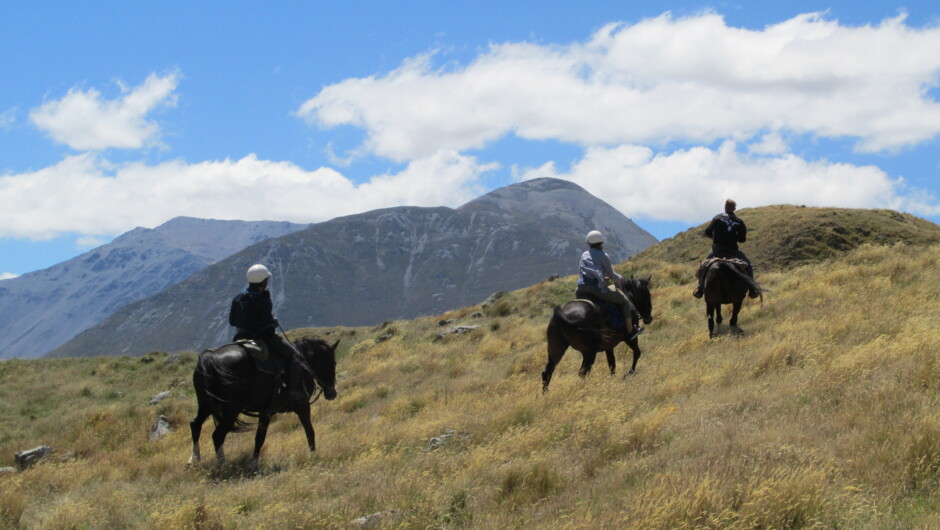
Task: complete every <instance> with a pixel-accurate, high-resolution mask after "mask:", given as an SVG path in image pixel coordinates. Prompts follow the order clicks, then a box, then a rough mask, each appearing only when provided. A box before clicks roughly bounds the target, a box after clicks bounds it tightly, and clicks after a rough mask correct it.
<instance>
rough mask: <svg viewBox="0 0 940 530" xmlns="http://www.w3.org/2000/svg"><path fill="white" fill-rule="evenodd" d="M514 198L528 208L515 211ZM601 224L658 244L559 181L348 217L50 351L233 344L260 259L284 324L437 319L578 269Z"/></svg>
mask: <svg viewBox="0 0 940 530" xmlns="http://www.w3.org/2000/svg"><path fill="white" fill-rule="evenodd" d="M513 197H515V199H513ZM520 199H525V200H520ZM507 201H508V202H507ZM511 203H514V204H521V205H522V206H520V207H519V208H513V207H511V206H510V207H509V209H507V208H506V207H505V205H507V204H511ZM517 210H518V211H517ZM558 210H561V211H564V212H566V215H560V214H559V213H557V211H558ZM553 211H556V212H555V213H553ZM586 219H587V221H586ZM595 228H596V229H600V230H602V231H604V232H605V233H606V234H607V237H608V248H609V249H610V250H608V252H609V253H610V254H611V256H612V258H614V259H616V260H618V261H622V260H623V259H626V258H627V257H628V256H630V255H632V254H634V253H636V252H638V251H639V250H641V249H642V248H645V247H647V246H649V245H651V244H654V243H655V242H656V239H655V238H654V237H653V236H651V235H650V234H649V233H647V232H646V231H644V230H643V229H642V228H640V227H639V226H637V225H636V224H635V223H633V222H632V221H630V220H629V219H628V218H626V217H625V216H624V215H623V214H622V213H620V212H618V211H616V210H615V209H614V208H613V207H611V206H610V205H609V204H607V203H605V202H603V201H601V200H600V199H598V198H596V197H594V196H593V195H590V194H589V193H588V192H587V191H585V190H584V189H583V188H581V187H580V186H577V185H575V184H572V183H567V182H563V181H558V180H556V179H535V180H530V181H525V182H522V183H518V184H514V185H511V186H507V187H506V188H501V189H499V190H495V191H493V192H490V193H488V194H485V195H483V196H481V197H478V198H477V199H474V200H472V201H470V202H468V203H467V204H465V205H463V206H461V207H458V208H456V209H453V208H447V207H414V206H406V207H396V208H384V209H380V210H374V211H371V212H365V213H361V214H355V215H349V216H344V217H339V218H336V219H333V220H330V221H325V222H322V223H318V224H316V225H313V226H311V227H309V228H307V229H304V230H300V231H297V232H294V233H291V234H288V235H285V236H282V237H280V238H272V239H270V240H267V241H264V242H261V243H259V244H257V245H254V246H252V247H249V248H247V249H245V250H243V251H241V252H239V253H236V254H235V255H233V256H230V257H229V258H226V259H225V260H222V261H220V262H218V263H216V264H214V265H212V266H210V267H207V268H206V269H204V270H202V271H199V272H198V273H196V274H194V275H193V276H192V277H191V278H189V279H188V280H186V282H182V283H181V284H178V285H176V286H173V287H171V288H169V289H167V290H165V291H162V292H161V293H158V294H157V295H154V296H153V297H150V298H148V299H145V300H141V301H138V302H135V303H134V304H130V305H128V306H127V307H126V308H124V310H122V311H121V312H120V314H116V315H112V317H110V318H109V319H107V320H105V321H103V322H101V323H100V324H99V325H98V326H95V327H94V328H91V329H90V330H87V331H86V332H84V333H83V334H81V335H79V336H77V337H75V338H74V339H73V340H72V341H69V343H66V344H65V345H63V346H62V347H60V348H58V349H56V350H55V351H53V352H52V353H51V355H53V356H74V355H81V354H83V352H93V351H98V350H106V351H108V350H113V351H115V352H116V353H118V354H121V353H131V354H142V353H147V352H148V351H151V350H174V349H200V348H204V347H208V346H211V345H214V344H219V343H222V342H224V341H227V340H229V339H230V338H231V337H230V335H231V330H230V329H229V328H228V323H227V314H228V304H229V302H230V300H231V297H232V296H234V295H235V293H237V292H238V291H240V290H241V289H243V288H244V271H245V270H247V268H248V267H249V266H251V265H252V264H254V263H264V264H265V265H266V266H268V268H269V269H271V271H272V274H273V278H272V281H271V287H270V290H271V294H272V299H273V301H274V305H275V312H276V316H277V317H278V319H279V320H280V321H281V323H282V324H283V325H284V326H285V327H300V326H312V325H316V326H329V325H340V324H342V325H369V324H374V323H377V322H381V321H385V320H396V319H402V318H413V317H416V316H419V315H422V314H433V313H436V312H441V311H444V310H446V309H450V308H453V307H460V306H462V305H468V304H473V303H476V302H479V301H480V300H482V299H484V298H486V297H487V296H489V295H490V294H492V293H493V292H495V291H504V290H511V289H517V288H520V287H523V286H526V285H531V284H533V283H536V282H538V281H541V280H543V279H545V278H546V277H548V276H549V275H550V274H558V273H564V272H565V271H566V270H571V269H572V268H573V267H574V266H575V264H576V262H577V257H578V256H579V255H580V252H581V247H583V237H584V234H585V233H586V232H587V231H588V230H590V229H595ZM285 284H286V285H285ZM207 329H208V331H207ZM167 330H172V331H170V332H167ZM89 354H90V353H89Z"/></svg>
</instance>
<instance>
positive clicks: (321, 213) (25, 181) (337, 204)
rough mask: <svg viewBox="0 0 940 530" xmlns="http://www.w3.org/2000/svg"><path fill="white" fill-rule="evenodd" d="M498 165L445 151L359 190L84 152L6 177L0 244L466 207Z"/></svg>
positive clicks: (324, 179) (329, 174) (260, 172)
mask: <svg viewBox="0 0 940 530" xmlns="http://www.w3.org/2000/svg"><path fill="white" fill-rule="evenodd" d="M495 167H496V166H495V165H493V164H478V163H477V161H476V160H475V159H474V158H473V157H469V156H464V155H460V154H458V153H455V152H452V151H441V152H438V153H434V154H433V155H431V156H429V157H427V158H423V159H419V160H414V161H412V162H411V163H409V164H408V165H407V166H406V167H405V168H404V169H403V170H402V171H401V172H399V173H397V174H392V175H381V176H378V177H374V178H372V179H371V180H370V181H368V182H365V183H362V184H359V185H356V184H354V183H353V182H352V181H351V180H350V179H348V178H346V177H344V176H343V175H341V174H340V173H338V172H336V171H335V170H332V169H329V168H320V169H317V170H314V171H306V170H304V169H302V168H300V167H298V166H296V165H294V164H291V163H289V162H272V161H267V160H258V158H257V157H256V156H254V155H249V156H246V157H244V158H242V159H240V160H237V161H231V160H223V161H209V162H202V163H199V164H187V163H185V162H183V161H178V160H177V161H172V162H167V163H163V164H160V165H157V166H147V165H144V164H140V163H132V164H127V165H123V166H120V167H115V166H113V165H112V164H110V163H109V162H108V161H107V160H104V159H102V158H100V157H98V156H97V155H95V154H92V153H85V154H81V155H75V156H70V157H68V158H66V159H64V160H63V161H62V162H60V163H58V164H56V165H54V166H51V167H48V168H45V169H42V170H40V171H36V172H32V173H21V174H15V175H6V176H0V196H2V197H3V198H4V208H2V209H0V237H26V238H33V239H43V238H50V237H53V236H55V235H57V234H61V233H65V232H76V233H79V234H87V235H104V234H111V235H113V234H117V233H120V232H124V231H126V230H129V229H131V228H134V227H136V226H150V227H153V226H157V225H159V224H161V223H163V222H165V221H166V220H168V219H170V218H172V217H175V216H179V215H188V216H195V217H202V218H213V219H243V220H262V219H270V220H279V221H295V222H317V221H324V220H328V219H332V218H334V217H337V216H341V215H348V214H353V213H359V212H363V211H366V210H372V209H376V208H383V207H391V206H402V205H412V206H458V205H460V204H462V203H464V202H466V201H468V200H470V199H472V198H474V197H476V196H477V195H478V194H479V193H481V192H482V191H483V189H482V188H481V186H480V184H479V178H480V176H481V175H482V174H483V173H484V172H486V171H489V170H492V169H495Z"/></svg>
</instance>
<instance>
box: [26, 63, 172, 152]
mask: <svg viewBox="0 0 940 530" xmlns="http://www.w3.org/2000/svg"><path fill="white" fill-rule="evenodd" d="M178 81H179V80H178V75H177V74H176V73H171V74H168V75H165V76H162V77H161V76H158V75H156V74H151V75H150V76H148V77H147V79H146V80H145V81H144V83H143V84H142V85H140V86H138V87H136V88H133V89H131V88H129V87H127V86H125V85H124V84H123V83H118V85H119V86H120V88H121V92H122V96H121V97H120V98H118V99H114V100H105V99H103V98H102V96H101V93H100V92H98V91H97V90H95V89H89V90H80V89H76V88H73V89H71V90H69V92H68V94H66V95H65V96H64V97H63V98H62V99H59V100H56V101H49V102H47V103H44V104H43V105H42V106H40V107H38V108H36V109H33V110H32V111H31V112H30V115H29V116H30V120H32V122H33V124H34V125H36V127H38V128H39V129H41V130H43V131H45V132H46V133H47V134H49V136H50V137H52V139H53V140H55V141H57V142H59V143H63V144H65V145H68V146H69V147H71V148H72V149H76V150H79V151H87V150H91V151H97V150H102V149H108V148H118V149H140V148H142V147H149V146H153V145H157V144H158V142H159V135H160V127H159V126H158V125H157V124H156V123H154V122H152V121H148V120H147V115H148V114H149V113H151V112H152V111H153V110H155V109H157V108H159V107H161V106H165V107H173V106H175V105H176V99H177V98H176V95H175V94H174V91H175V90H176V85H177V83H178Z"/></svg>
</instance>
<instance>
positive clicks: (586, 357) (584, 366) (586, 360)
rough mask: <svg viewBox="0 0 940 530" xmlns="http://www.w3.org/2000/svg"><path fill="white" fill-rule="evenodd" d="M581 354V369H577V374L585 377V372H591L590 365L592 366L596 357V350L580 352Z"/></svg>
mask: <svg viewBox="0 0 940 530" xmlns="http://www.w3.org/2000/svg"><path fill="white" fill-rule="evenodd" d="M581 355H582V361H581V370H579V371H578V375H579V376H581V377H582V378H584V377H587V374H589V373H591V367H592V366H594V361H595V360H596V359H597V352H596V351H595V352H591V353H584V352H581Z"/></svg>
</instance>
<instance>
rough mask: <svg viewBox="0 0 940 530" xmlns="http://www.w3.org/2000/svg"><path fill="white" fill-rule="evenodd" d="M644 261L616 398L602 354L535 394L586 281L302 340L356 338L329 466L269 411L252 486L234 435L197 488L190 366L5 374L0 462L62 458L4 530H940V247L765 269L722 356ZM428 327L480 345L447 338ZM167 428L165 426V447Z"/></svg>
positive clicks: (15, 481)
mask: <svg viewBox="0 0 940 530" xmlns="http://www.w3.org/2000/svg"><path fill="white" fill-rule="evenodd" d="M767 210H768V211H769V210H770V209H767ZM757 212H758V210H754V211H753V213H751V214H749V217H748V218H747V220H748V221H749V222H752V223H754V224H755V232H756V231H758V230H766V228H762V226H766V225H761V216H759V215H754V214H756V213H757ZM745 213H747V212H742V216H744V214H745ZM768 215H769V214H768ZM879 215H880V214H879ZM755 236H756V233H755ZM682 239H683V236H680V237H677V238H676V240H677V241H681V240H682ZM765 240H766V238H765ZM755 243H756V241H755ZM756 246H757V245H756V244H755V247H756ZM651 252H652V251H651ZM693 261H694V260H693ZM640 263H641V264H642V266H638V265H637V264H635V263H634V262H628V263H626V264H624V265H622V266H620V267H619V268H620V269H621V270H623V271H625V272H636V273H640V274H644V275H646V274H650V273H652V274H653V275H654V276H653V278H654V284H655V285H654V291H653V302H654V316H655V319H656V320H655V321H654V322H653V324H652V325H651V326H649V327H648V330H647V332H646V333H644V334H643V335H642V337H641V344H642V346H643V349H644V355H643V357H642V358H641V359H640V363H639V366H638V371H637V374H635V375H633V376H630V377H629V378H627V379H626V380H623V379H621V377H620V376H619V375H618V376H616V377H610V376H609V375H607V370H606V363H605V362H604V361H603V359H599V361H598V364H596V365H595V369H594V372H593V373H592V374H590V375H589V376H588V377H587V378H586V379H585V380H581V379H579V378H578V377H577V370H578V366H579V365H580V361H581V356H580V354H578V353H577V352H574V351H569V353H568V355H567V356H566V357H565V359H564V360H563V361H562V362H561V364H560V365H559V367H558V370H557V371H556V372H555V377H554V379H553V381H552V386H551V388H550V390H549V392H548V393H547V394H546V395H542V394H541V389H540V387H541V381H540V377H539V373H540V371H541V369H542V368H543V366H544V363H545V340H544V332H545V325H546V323H547V321H548V317H549V315H550V312H551V308H552V307H553V306H554V305H555V304H557V303H559V302H561V301H564V300H567V299H569V298H570V295H571V293H572V292H573V290H574V278H573V277H568V278H562V279H561V280H557V281H554V282H544V283H541V284H539V285H536V286H533V287H531V288H528V289H524V290H521V291H516V292H513V293H509V294H508V295H507V296H505V297H503V298H502V299H500V300H499V301H498V302H496V303H495V304H493V305H490V306H489V307H486V308H481V307H479V306H478V307H469V308H465V309H462V310H459V311H454V312H450V313H446V314H443V315H439V316H435V317H429V318H423V319H418V320H414V321H409V322H392V323H388V324H386V325H384V326H377V327H375V328H358V329H341V328H333V329H329V330H299V331H297V332H296V333H315V334H318V335H321V336H322V335H328V337H327V338H335V337H341V338H342V339H343V343H342V346H341V350H342V355H341V358H340V360H339V366H338V371H339V373H340V380H339V391H340V396H339V397H338V398H337V400H335V401H333V402H325V401H323V400H321V401H319V402H317V403H316V404H315V407H314V427H315V428H316V431H317V441H318V452H317V454H316V455H314V456H310V455H308V453H307V451H306V444H305V440H304V436H303V432H302V430H301V429H300V426H299V424H298V422H297V421H296V419H295V418H293V417H290V416H286V415H283V416H278V417H277V419H276V420H275V422H274V423H273V424H272V427H271V429H270V431H269V436H268V441H267V444H266V446H265V450H264V452H263V453H262V469H261V471H260V473H258V474H251V473H250V472H249V471H248V469H247V466H245V461H246V459H247V455H248V454H249V453H250V450H251V446H252V444H253V435H251V434H248V433H246V434H236V435H231V436H230V437H229V440H228V442H227V444H226V449H227V454H228V456H229V458H231V459H232V463H230V464H229V465H227V466H225V467H223V468H221V469H217V468H216V467H215V466H214V465H213V464H212V463H211V458H209V459H207V462H206V463H204V464H202V465H200V466H198V467H196V468H195V469H186V468H185V467H184V463H185V462H186V460H187V458H188V456H189V448H190V441H189V440H190V439H189V432H188V421H189V419H190V417H191V416H192V415H193V412H194V406H195V400H194V398H193V393H192V390H191V384H190V382H189V378H190V376H191V372H192V368H193V366H194V354H191V353H190V354H184V355H183V356H182V359H181V361H180V362H179V363H169V364H167V363H166V362H165V361H166V359H167V355H166V354H153V355H151V356H150V358H152V359H153V361H152V362H144V361H142V360H141V359H138V358H128V357H117V358H105V357H100V358H86V359H52V360H37V361H9V362H4V363H0V466H8V465H13V463H12V462H13V454H14V453H15V452H16V451H20V450H23V449H28V448H31V447H34V446H36V445H39V444H47V445H50V446H52V447H53V448H54V449H55V450H56V451H57V453H56V456H55V457H54V458H53V459H52V460H51V461H50V462H48V463H45V464H41V465H38V466H36V467H35V468H32V469H30V470H28V471H25V472H22V473H18V474H15V475H12V476H10V475H5V476H0V527H17V526H21V527H26V528H74V527H81V528H113V527H177V528H183V527H188V528H285V527H305V528H307V527H338V528H347V527H350V526H351V523H350V521H352V520H353V519H355V518H357V517H361V516H366V515H369V514H375V513H383V514H384V515H383V519H382V522H381V523H380V526H382V527H386V528H394V527H399V526H404V527H415V528H427V527H436V528H506V527H518V528H569V527H570V528H599V527H608V528H698V527H706V528H708V527H710V528H727V527H731V528H806V527H826V528H830V527H836V528H914V527H923V528H927V527H937V526H940V474H938V473H940V412H937V411H938V407H937V405H938V401H940V361H938V359H937V355H936V351H937V350H936V345H937V343H938V341H940V331H938V330H937V327H938V326H937V323H938V322H940V245H933V246H915V245H904V246H900V247H882V246H873V245H862V246H861V247H860V248H857V249H855V250H849V251H847V252H845V253H844V254H841V255H840V256H838V257H835V258H833V259H830V260H826V261H824V262H823V263H820V264H807V265H802V266H798V267H795V268H794V269H792V270H790V271H788V272H781V271H779V270H777V271H774V272H770V271H768V272H764V273H763V274H762V275H761V281H762V283H763V285H765V286H766V287H767V288H769V289H770V290H771V293H770V294H768V295H767V297H766V299H765V304H764V306H763V308H761V307H759V305H757V304H755V303H754V302H748V303H747V304H746V306H745V309H744V310H743V311H742V315H741V322H740V324H741V326H742V328H743V329H744V330H745V332H746V333H745V335H744V336H743V337H732V336H731V335H730V334H727V333H723V334H721V335H720V336H719V337H717V338H716V339H714V340H709V339H708V332H707V327H706V323H705V315H704V304H703V303H702V302H701V301H700V300H695V299H693V298H692V297H691V296H690V295H689V292H690V291H691V288H692V285H691V281H690V280H691V273H690V272H689V265H687V264H682V263H681V260H680V262H679V263H678V264H677V263H669V262H666V261H661V260H659V259H655V258H654V257H651V256H650V255H646V256H641V261H640ZM477 312H480V313H482V315H476V316H475V315H474V314H475V313H477ZM439 320H454V321H455V323H457V324H475V325H479V326H480V327H479V328H476V329H475V330H474V331H472V332H470V333H467V334H463V335H445V336H444V337H443V338H441V337H440V335H439V332H440V331H441V330H443V329H446V326H443V327H442V326H440V325H439V322H438V321H439ZM726 329H727V328H726V327H723V328H722V330H723V331H726ZM617 355H618V361H619V362H620V368H621V369H622V367H623V365H625V364H626V360H627V357H628V354H627V353H626V351H625V348H624V347H623V346H620V347H619V348H618V350H617ZM602 357H603V356H602ZM164 390H170V391H171V392H172V395H171V396H170V398H168V399H166V400H164V401H163V402H161V403H160V404H158V405H155V406H149V405H148V402H149V400H150V398H151V397H152V396H154V395H155V394H157V393H158V392H161V391H164ZM160 414H162V415H164V416H166V418H167V419H168V420H169V421H170V423H171V425H172V428H173V431H172V432H171V433H170V435H169V436H167V437H166V438H164V439H161V440H159V441H157V442H150V441H149V440H148V434H147V433H148V429H149V427H150V425H151V424H152V423H153V421H154V419H155V418H156V417H157V416H158V415H160ZM211 428H212V427H211V422H210V424H207V425H206V427H205V429H204V435H203V454H204V455H205V456H211V449H210V444H211V442H210V439H209V438H210V436H209V434H210V432H211ZM448 429H453V430H454V432H455V434H454V436H453V437H452V439H451V441H450V442H449V443H445V444H443V445H442V446H440V447H439V448H436V449H434V450H430V449H429V445H428V443H429V440H430V438H432V437H436V436H440V435H441V434H442V433H445V432H446V431H447V430H448Z"/></svg>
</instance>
